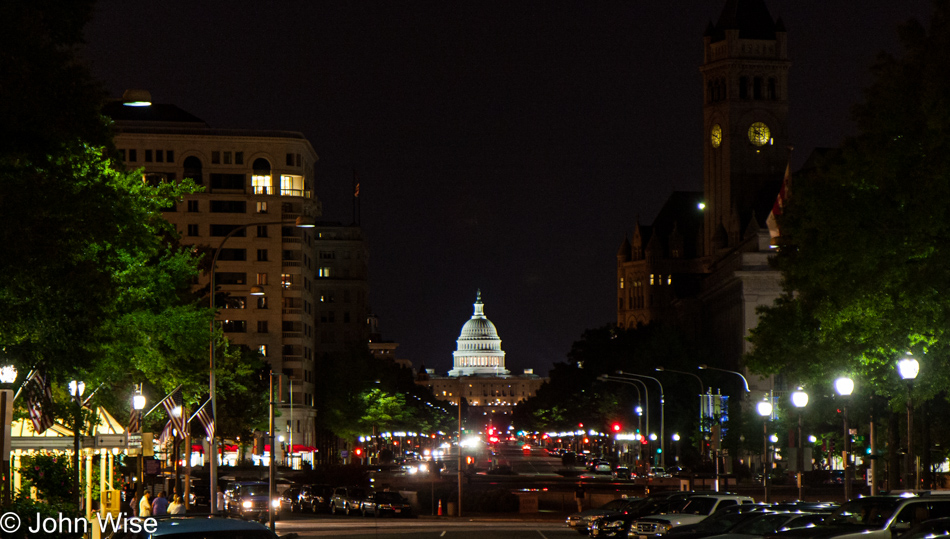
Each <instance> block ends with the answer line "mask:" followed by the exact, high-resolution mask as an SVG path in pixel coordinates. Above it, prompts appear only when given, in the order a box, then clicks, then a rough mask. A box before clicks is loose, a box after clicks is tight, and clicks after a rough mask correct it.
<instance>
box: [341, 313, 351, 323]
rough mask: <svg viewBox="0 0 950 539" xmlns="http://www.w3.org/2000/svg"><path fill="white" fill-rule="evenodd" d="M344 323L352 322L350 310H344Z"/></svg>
mask: <svg viewBox="0 0 950 539" xmlns="http://www.w3.org/2000/svg"><path fill="white" fill-rule="evenodd" d="M343 323H344V324H349V323H350V312H349V311H344V312H343Z"/></svg>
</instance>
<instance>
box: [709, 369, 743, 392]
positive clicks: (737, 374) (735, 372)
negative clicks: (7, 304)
mask: <svg viewBox="0 0 950 539" xmlns="http://www.w3.org/2000/svg"><path fill="white" fill-rule="evenodd" d="M707 369H708V370H710V371H719V372H728V373H730V374H735V375H736V376H738V377H739V378H742V383H743V384H744V385H745V392H746V393H751V391H750V390H749V381H748V380H746V377H745V376H744V375H743V374H742V373H741V372H738V371H730V370H726V369H720V368H718V367H710V366H709V365H706V364H705V363H704V364H702V365H700V366H699V370H707Z"/></svg>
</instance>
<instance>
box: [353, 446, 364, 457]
mask: <svg viewBox="0 0 950 539" xmlns="http://www.w3.org/2000/svg"><path fill="white" fill-rule="evenodd" d="M353 454H354V455H356V456H357V457H361V456H363V448H362V447H357V448H356V449H354V450H353Z"/></svg>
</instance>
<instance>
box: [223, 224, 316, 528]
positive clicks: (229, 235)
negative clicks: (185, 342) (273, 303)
mask: <svg viewBox="0 0 950 539" xmlns="http://www.w3.org/2000/svg"><path fill="white" fill-rule="evenodd" d="M290 224H292V225H295V226H297V227H299V228H313V227H314V226H316V225H315V224H314V222H313V221H312V220H311V219H310V218H307V217H297V218H296V219H295V220H283V221H266V222H263V223H257V222H255V223H247V224H244V225H239V226H237V227H235V228H234V229H232V230H231V231H230V232H228V233H227V235H225V236H224V237H223V238H221V243H219V244H218V248H217V249H215V251H214V255H213V256H212V257H211V266H210V267H209V268H208V273H209V276H208V281H209V284H210V289H209V293H208V296H209V302H210V304H211V311H212V312H214V311H215V306H214V292H215V289H214V268H215V266H216V265H217V263H218V255H220V254H221V249H222V248H223V247H224V244H225V243H227V241H228V240H229V239H231V238H233V237H234V235H235V234H237V233H238V232H241V231H244V230H247V229H248V228H250V227H252V226H269V225H290ZM263 294H264V291H263V289H262V288H259V287H258V288H257V289H256V290H255V289H254V288H252V289H251V295H252V296H253V295H257V296H261V295H263ZM214 323H215V317H214V316H212V318H211V323H210V331H209V338H208V342H209V346H208V351H209V352H208V355H209V358H210V365H209V372H210V376H209V391H208V394H209V396H210V399H211V432H212V433H213V434H214V436H212V437H211V441H210V447H209V449H210V453H211V460H210V463H209V466H210V470H209V475H210V478H209V482H210V483H211V489H210V492H209V498H208V500H209V503H210V504H211V514H217V512H218V503H217V492H218V441H217V440H218V438H217V435H218V430H217V427H218V408H217V399H216V398H215V386H216V384H215V379H214Z"/></svg>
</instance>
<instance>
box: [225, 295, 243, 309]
mask: <svg viewBox="0 0 950 539" xmlns="http://www.w3.org/2000/svg"><path fill="white" fill-rule="evenodd" d="M224 308H225V309H244V308H247V298H246V297H243V296H228V297H227V298H226V299H225V300H224Z"/></svg>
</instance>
